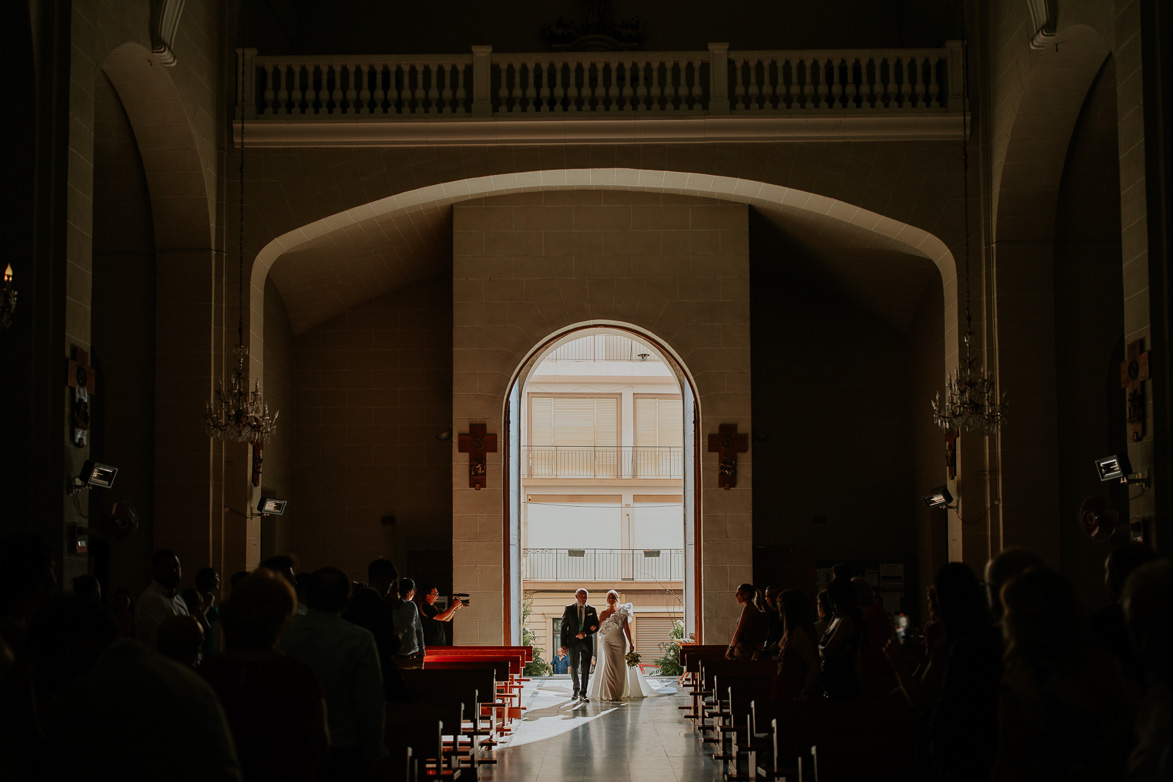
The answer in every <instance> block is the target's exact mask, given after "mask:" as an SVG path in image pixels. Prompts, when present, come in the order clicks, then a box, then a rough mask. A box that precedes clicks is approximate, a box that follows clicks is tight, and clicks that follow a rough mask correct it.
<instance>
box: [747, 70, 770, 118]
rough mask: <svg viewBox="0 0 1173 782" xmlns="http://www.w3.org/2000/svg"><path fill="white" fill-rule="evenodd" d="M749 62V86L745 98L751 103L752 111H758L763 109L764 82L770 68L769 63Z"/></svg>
mask: <svg viewBox="0 0 1173 782" xmlns="http://www.w3.org/2000/svg"><path fill="white" fill-rule="evenodd" d="M748 62H749V74H748V75H749V84H747V85H746V87H745V96H746V100H747V101H748V103H749V109H750V111H758V110H759V109H761V108H762V82H764V81H765V80H766V78H767V77H768V74H767V73H766V70H767V69H768V68H769V67H770V66H769V61H768V60H759V59H753V60H749V61H748ZM759 69H760V73H759Z"/></svg>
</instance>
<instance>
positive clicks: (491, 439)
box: [457, 424, 497, 491]
mask: <svg viewBox="0 0 1173 782" xmlns="http://www.w3.org/2000/svg"><path fill="white" fill-rule="evenodd" d="M457 447H458V448H459V450H460V452H461V453H467V454H468V488H470V489H476V490H477V491H480V490H481V489H483V488H485V487H487V486H488V485H489V481H488V475H487V463H486V458H485V454H486V453H496V452H497V435H495V434H485V425H484V424H469V427H468V433H467V434H462V435H460V437H459V438H458V443H457Z"/></svg>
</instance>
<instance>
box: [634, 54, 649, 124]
mask: <svg viewBox="0 0 1173 782" xmlns="http://www.w3.org/2000/svg"><path fill="white" fill-rule="evenodd" d="M648 77H649V75H648V61H647V60H639V61H637V62H636V63H635V78H636V80H637V81H638V82H639V86H638V87H636V88H635V108H636V111H647V110H648Z"/></svg>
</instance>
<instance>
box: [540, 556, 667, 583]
mask: <svg viewBox="0 0 1173 782" xmlns="http://www.w3.org/2000/svg"><path fill="white" fill-rule="evenodd" d="M522 556H523V559H524V562H523V564H522V572H521V577H522V578H523V579H528V580H531V581H580V582H581V581H660V582H664V581H681V580H683V579H684V550H683V549H624V548H619V549H615V548H611V549H607V548H587V549H581V548H580V549H565V548H527V549H524V550H523V552H522Z"/></svg>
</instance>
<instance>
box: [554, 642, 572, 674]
mask: <svg viewBox="0 0 1173 782" xmlns="http://www.w3.org/2000/svg"><path fill="white" fill-rule="evenodd" d="M550 667H551V668H552V669H553V673H554V674H561V673H569V672H570V657H569V656H568V655H567V649H566V647H565V646H559V647H558V654H557V655H555V656H554V659H553V660H550Z"/></svg>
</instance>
